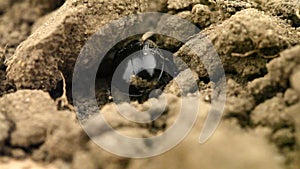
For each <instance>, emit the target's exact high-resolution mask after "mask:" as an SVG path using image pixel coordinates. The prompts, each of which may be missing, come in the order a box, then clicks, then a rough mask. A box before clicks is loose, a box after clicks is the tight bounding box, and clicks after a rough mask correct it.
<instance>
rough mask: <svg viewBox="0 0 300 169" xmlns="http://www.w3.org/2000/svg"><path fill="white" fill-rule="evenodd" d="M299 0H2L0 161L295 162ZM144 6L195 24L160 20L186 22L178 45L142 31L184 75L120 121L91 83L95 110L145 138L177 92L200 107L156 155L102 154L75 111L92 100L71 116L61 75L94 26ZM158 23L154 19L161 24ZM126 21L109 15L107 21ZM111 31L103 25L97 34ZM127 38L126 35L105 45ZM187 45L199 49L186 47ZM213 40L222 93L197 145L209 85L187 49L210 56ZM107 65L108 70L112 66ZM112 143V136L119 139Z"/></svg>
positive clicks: (298, 162) (6, 164) (255, 167)
mask: <svg viewBox="0 0 300 169" xmlns="http://www.w3.org/2000/svg"><path fill="white" fill-rule="evenodd" d="M299 10H300V4H299V1H297V0H270V1H266V0H232V1H227V0H163V1H158V0H153V1H151V0H150V1H147V0H127V1H120V0H65V1H64V0H0V39H1V40H0V168H4V169H6V168H7V169H8V168H30V169H42V168H45V169H61V168H66V169H82V168H83V169H85V168H86V169H100V168H101V169H102V168H103V169H110V168H113V169H135V168H146V169H152V168H175V169H176V168H178V169H179V168H207V169H210V168H212V169H213V168H222V169H223V168H224V169H227V168H228V169H229V168H230V169H240V168H249V169H250V168H251V169H263V168H274V169H300V168H299V166H300V87H299V84H300V80H299V79H300V73H299V72H300V18H299V14H297V13H299ZM146 11H158V12H166V13H169V14H172V15H176V16H179V17H182V18H184V19H187V20H188V21H190V22H192V23H194V24H195V25H196V26H197V27H198V28H199V29H200V32H199V31H196V30H195V31H194V32H193V30H192V31H191V30H185V27H184V26H183V27H182V25H180V24H177V23H176V21H173V22H172V21H169V22H168V23H170V25H167V26H174V27H175V28H176V29H177V30H181V31H182V32H183V33H185V32H189V33H190V32H192V36H191V37H190V38H189V39H188V41H187V42H186V43H185V44H183V43H180V42H178V41H177V40H175V39H172V38H170V37H164V36H159V35H154V36H153V37H151V40H153V41H154V42H155V43H156V44H157V45H158V46H159V47H160V48H162V49H165V50H169V51H172V52H173V53H174V56H177V57H178V58H180V59H182V60H183V61H184V62H185V63H186V64H187V66H189V67H190V68H191V70H193V75H192V77H191V76H190V75H187V74H188V73H187V72H186V71H185V70H184V68H182V69H183V70H182V72H180V73H179V74H178V76H177V77H176V78H175V79H174V80H171V81H170V82H169V80H168V84H167V85H166V86H165V87H164V88H163V90H164V92H165V93H166V95H165V97H166V98H167V100H168V104H167V107H166V109H165V111H164V113H163V114H162V116H161V117H159V118H158V119H157V120H155V121H153V122H152V123H146V124H138V123H133V122H130V121H128V120H126V119H124V118H123V117H122V116H121V115H120V114H119V113H118V110H117V108H116V105H115V103H111V101H112V100H111V99H112V98H111V96H110V93H109V92H108V90H106V89H105V88H99V89H98V88H96V96H97V101H98V104H99V107H100V108H101V112H99V113H101V114H102V115H103V116H104V117H106V119H107V121H108V122H109V123H110V125H111V126H112V127H113V128H114V129H115V130H117V131H118V132H120V133H123V134H125V135H128V136H134V137H151V136H156V135H158V134H161V133H163V132H164V131H166V129H168V128H169V127H170V126H172V124H173V123H174V121H175V120H176V117H177V115H178V112H179V111H180V109H181V107H180V104H179V103H180V102H181V101H184V103H185V104H186V105H191V106H193V105H196V103H200V105H201V106H200V108H199V115H198V117H197V123H196V125H195V127H194V129H193V130H192V131H191V133H189V135H188V136H187V138H186V139H185V140H184V141H183V142H182V143H180V144H179V145H178V146H176V147H175V148H174V149H172V150H170V151H168V152H167V153H165V154H162V155H160V156H158V157H154V158H147V159H139V160H138V159H129V158H124V157H119V156H116V155H113V154H110V153H108V152H106V151H104V150H102V149H101V148H99V147H98V146H97V145H96V144H95V143H94V142H93V141H91V140H90V139H89V137H88V136H87V135H86V134H85V132H84V131H83V130H82V128H81V126H80V124H79V122H78V121H77V119H76V118H79V119H87V118H90V116H92V115H93V113H90V114H89V112H95V110H90V107H88V105H89V104H88V103H87V102H86V101H83V102H82V106H83V107H84V108H85V110H86V111H87V113H86V114H80V115H79V116H78V117H76V115H75V114H76V113H75V112H74V109H73V108H72V105H71V104H72V96H71V90H72V85H71V83H72V75H73V68H74V65H75V62H76V59H77V57H78V55H79V52H80V50H81V49H82V48H83V45H84V44H85V42H86V41H87V40H88V38H89V37H90V36H91V35H92V34H94V33H95V32H96V31H97V30H98V29H99V28H100V27H102V26H104V25H106V24H107V23H110V22H111V21H113V20H116V19H118V18H120V17H122V16H127V15H129V14H133V13H142V12H146ZM134 22H135V21H132V22H131V21H130V23H128V25H127V26H130V25H132V24H133V23H134ZM164 22H165V20H164V18H161V20H160V23H164ZM164 26H165V25H163V26H162V27H158V29H164ZM124 27H125V25H124V24H122V23H119V24H118V25H117V26H116V28H115V31H120V30H123V29H124ZM106 33H107V32H106ZM109 33H110V34H113V33H115V32H114V31H111V32H108V34H109ZM203 38H206V39H208V40H209V41H210V42H211V45H207V43H204V41H203ZM113 40H114V39H109V35H108V37H107V42H109V41H113ZM99 43H106V42H99ZM128 43H131V40H128V41H127V42H124V44H119V45H118V46H117V47H116V48H114V49H113V50H115V51H112V52H118V50H121V49H122V48H123V47H124V46H126V45H127V44H128ZM99 45H101V44H99ZM190 46H192V47H193V49H197V50H196V51H192V50H190V48H189V47H190ZM212 47H213V48H214V49H215V50H216V51H217V53H218V54H219V56H220V60H221V61H222V64H223V66H224V70H225V73H226V79H227V80H226V82H227V88H226V96H227V98H226V105H225V109H224V114H223V118H222V121H221V124H220V125H219V127H218V129H217V131H216V133H215V134H214V135H213V136H212V137H211V138H210V139H209V140H208V142H206V143H205V144H199V143H198V137H199V132H200V131H201V128H202V126H203V122H204V120H205V118H206V115H207V113H208V112H209V110H210V108H211V97H212V96H211V94H212V92H213V86H214V85H215V84H214V82H210V80H209V77H208V72H207V67H205V66H204V63H202V61H201V60H200V59H199V58H198V57H197V54H199V53H200V54H201V55H204V56H207V57H206V58H210V56H212V55H213V53H211V52H210V50H209V49H211V48H212ZM88 59H92V58H88ZM207 61H211V60H205V62H207ZM79 62H82V63H85V61H84V60H81V61H79ZM109 62H110V61H109V60H108V61H107V65H110V64H111V63H109ZM86 66H87V67H89V66H91V65H86ZM211 66H212V67H214V66H216V65H213V64H212V65H211ZM106 71H107V72H108V73H107V74H106V75H108V76H109V75H110V73H112V72H109V71H108V70H106ZM60 72H62V74H63V77H62V76H61V74H60ZM212 73H214V74H217V73H218V72H212ZM63 78H64V79H65V80H66V92H67V93H66V97H67V98H66V99H68V100H69V102H68V103H70V105H69V104H68V105H62V106H61V105H58V104H57V98H58V97H60V96H62V95H63V91H64V90H63V86H64V85H63V81H62V80H63ZM109 78H110V77H98V79H97V80H96V81H97V83H99V84H100V83H101V86H102V84H103V86H105V87H107V86H109V85H107V83H108V82H109V81H110V80H109ZM82 80H83V81H84V79H82ZM176 80H178V81H180V83H182V84H183V85H184V90H183V91H181V92H179V91H180V89H179V88H178V86H177V85H176ZM191 80H194V81H196V82H197V84H196V85H197V87H198V90H199V91H200V92H199V93H198V94H194V93H193V92H195V90H196V88H195V86H193V85H191V84H190V83H188V82H189V81H191ZM139 81H142V82H143V84H144V86H142V88H143V89H144V88H145V87H151V85H153V84H149V83H148V82H146V81H145V80H136V83H137V84H135V85H139V83H140V82H139ZM147 85H148V86H147ZM140 87H141V86H140ZM196 95H199V96H200V97H199V98H200V100H199V99H195V98H197V97H195V96H196ZM160 99H162V98H151V99H149V100H147V99H146V100H145V99H144V98H143V102H137V101H133V102H130V103H122V104H120V105H119V106H120V107H121V108H122V107H123V110H125V112H126V111H127V112H128V113H129V112H130V109H127V108H126V107H127V106H128V105H133V106H135V107H136V108H138V109H139V110H143V111H144V110H148V108H149V105H151V102H153V101H154V102H155V103H156V104H154V105H153V106H155V110H157V111H160V110H161V109H162V107H163V104H162V101H161V100H160ZM65 101H66V100H65ZM63 103H66V102H63ZM184 111H186V113H188V112H189V111H190V109H189V108H188V107H187V108H186V109H185V110H184ZM151 113H155V112H150V111H149V112H148V111H146V114H145V116H143V117H144V118H149V117H150V116H151ZM90 127H91V129H92V130H93V131H95V133H93V134H95V135H97V136H98V137H99V138H102V139H109V135H110V134H111V133H109V132H105V131H104V130H103V129H102V128H93V125H92V124H90ZM108 141H111V140H108ZM114 142H116V143H118V142H119V144H121V140H114ZM117 145H118V144H117ZM229 145H230V146H229ZM140 148H147V146H144V147H140ZM128 151H130V150H128ZM132 151H136V150H132Z"/></svg>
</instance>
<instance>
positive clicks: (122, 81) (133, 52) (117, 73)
mask: <svg viewBox="0 0 300 169" xmlns="http://www.w3.org/2000/svg"><path fill="white" fill-rule="evenodd" d="M140 39H141V35H138V36H134V37H130V38H128V39H125V40H123V41H121V42H119V43H118V44H116V45H115V46H114V47H113V48H112V49H111V50H110V51H109V52H108V53H107V55H106V56H105V57H104V59H103V61H102V63H101V64H100V66H99V68H98V72H97V79H96V85H95V86H96V89H95V90H96V98H97V101H98V104H99V106H100V107H101V105H103V104H104V103H108V102H110V101H112V99H113V101H114V102H124V97H126V99H125V100H126V101H129V100H130V101H138V102H139V103H143V102H145V101H147V100H148V98H149V95H151V97H158V96H159V95H160V94H161V92H159V91H163V90H164V87H165V86H166V85H167V84H168V83H169V82H170V81H171V80H172V79H173V77H172V76H171V75H170V74H169V73H167V72H170V71H171V72H172V73H174V74H176V71H177V70H175V69H173V70H170V69H168V68H170V67H172V66H169V65H171V64H172V63H173V60H172V59H173V58H172V56H173V55H172V54H171V55H172V56H170V53H169V52H166V51H164V50H162V49H160V47H159V46H157V45H156V43H155V42H154V41H155V40H153V41H152V40H146V41H145V42H142V41H140ZM167 58H168V59H167ZM170 58H171V59H170ZM167 69H168V71H166V70H167ZM157 89H158V90H157ZM153 91H155V92H153ZM112 92H113V93H114V94H113V96H114V97H113V98H112V97H111V96H112V95H111V94H112ZM128 98H129V100H128Z"/></svg>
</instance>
